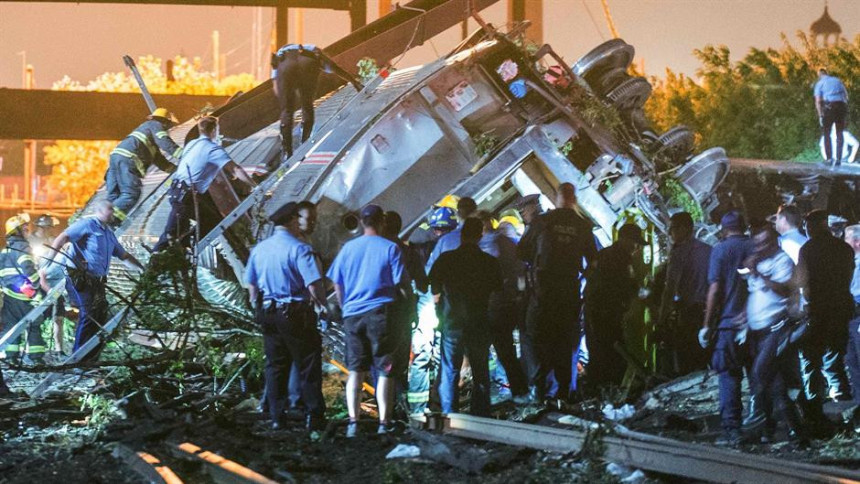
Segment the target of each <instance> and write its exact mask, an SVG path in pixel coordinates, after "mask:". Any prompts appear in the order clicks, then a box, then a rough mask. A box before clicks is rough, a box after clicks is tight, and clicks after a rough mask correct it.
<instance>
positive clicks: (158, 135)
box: [110, 119, 182, 177]
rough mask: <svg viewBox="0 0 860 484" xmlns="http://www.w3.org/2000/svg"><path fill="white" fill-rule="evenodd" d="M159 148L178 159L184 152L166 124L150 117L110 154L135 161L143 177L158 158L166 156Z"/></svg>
mask: <svg viewBox="0 0 860 484" xmlns="http://www.w3.org/2000/svg"><path fill="white" fill-rule="evenodd" d="M159 148H161V149H162V150H164V152H165V153H169V154H170V155H171V156H173V157H174V158H176V159H179V155H181V154H182V148H180V147H179V146H178V145H177V144H176V143H174V142H173V140H172V139H170V136H169V135H168V134H167V130H166V129H165V127H164V125H163V124H161V122H160V121H157V120H155V119H149V120H147V121H144V123H143V124H141V125H140V126H138V127H137V128H136V129H135V130H134V131H132V132H131V133H130V134H129V135H128V136H126V137H125V139H124V140H122V141H121V142H120V143H119V144H118V145H117V147H116V148H114V149H113V151H111V153H110V154H111V156H113V155H119V156H123V157H125V158H129V159H131V160H132V161H134V164H135V167H137V171H138V172H139V175H140V176H141V177H143V176H144V175H145V174H146V170H147V169H149V167H150V166H151V165H152V164H153V162H154V161H155V160H156V159H158V158H159V157H161V158H164V156H163V155H162V154H161V152H160V151H159Z"/></svg>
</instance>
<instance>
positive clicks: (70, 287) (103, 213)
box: [39, 200, 143, 359]
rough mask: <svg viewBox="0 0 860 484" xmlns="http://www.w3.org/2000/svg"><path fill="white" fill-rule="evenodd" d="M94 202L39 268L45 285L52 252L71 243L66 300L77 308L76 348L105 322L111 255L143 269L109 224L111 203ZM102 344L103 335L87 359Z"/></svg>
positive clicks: (64, 233) (51, 260) (56, 243)
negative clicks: (71, 268) (90, 208)
mask: <svg viewBox="0 0 860 484" xmlns="http://www.w3.org/2000/svg"><path fill="white" fill-rule="evenodd" d="M93 205H94V207H93V208H94V214H93V216H91V217H84V218H81V219H79V220H77V221H76V222H75V223H73V224H71V225H69V226H68V228H66V230H64V231H63V233H61V234H60V235H58V236H57V238H56V239H54V243H53V244H52V245H51V247H52V250H50V251H49V252H48V255H47V260H46V263H45V265H44V266H43V267H42V268H41V269H40V270H39V281H40V283H41V285H42V287H43V288H44V287H47V286H48V279H47V277H48V276H47V274H48V271H49V270H50V267H51V264H52V263H53V261H54V256H55V255H56V254H58V253H60V250H61V249H62V248H63V246H64V245H66V243H71V251H70V254H69V259H71V261H72V265H73V267H74V269H75V270H71V271H69V276H68V278H67V281H66V292H67V293H68V295H69V302H71V303H72V306H73V307H75V308H77V309H78V324H77V326H76V327H75V346H74V348H73V350H74V351H78V350H79V349H80V348H81V346H83V345H84V343H86V342H87V341H88V340H89V339H90V338H92V337H93V336H95V335H96V334H98V332H99V330H100V328H101V327H102V326H104V324H105V323H107V319H108V304H107V299H106V289H105V283H106V282H107V275H108V272H109V271H110V263H111V258H113V257H116V258H117V259H120V260H122V261H124V262H127V263H128V264H130V265H132V266H134V267H137V268H138V269H140V270H143V265H141V263H140V262H139V261H138V260H137V259H135V257H134V256H133V255H131V254H129V253H128V252H126V251H125V249H124V248H123V247H122V245H120V243H119V241H118V240H117V238H116V235H114V233H113V230H112V229H111V227H110V223H111V220H112V219H113V216H114V210H113V204H112V203H111V202H109V201H107V200H99V201H97V202H95V203H94V204H93ZM103 345H104V340H103V339H102V341H101V342H100V343H99V345H97V346H96V347H95V348H94V349H93V350H92V351H90V352H89V353H88V354H87V355H86V357H87V358H88V359H89V358H95V357H96V356H98V354H99V351H101V347H102V346H103Z"/></svg>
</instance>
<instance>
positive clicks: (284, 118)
mask: <svg viewBox="0 0 860 484" xmlns="http://www.w3.org/2000/svg"><path fill="white" fill-rule="evenodd" d="M319 75H320V63H319V61H317V60H316V59H314V58H311V57H308V56H306V55H302V54H299V53H298V52H287V53H286V54H284V59H283V60H282V61H281V62H280V64H278V74H277V77H276V79H275V82H276V83H277V85H278V104H279V106H280V108H281V137H282V140H283V141H282V143H283V147H284V150H285V152H286V153H287V156H293V114H294V113H295V112H296V109H297V108H299V107H301V109H302V142H303V143H304V142H305V141H307V140H308V138H310V136H311V133H312V132H313V129H314V98H315V97H316V90H317V81H318V79H319Z"/></svg>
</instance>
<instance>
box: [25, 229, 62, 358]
mask: <svg viewBox="0 0 860 484" xmlns="http://www.w3.org/2000/svg"><path fill="white" fill-rule="evenodd" d="M34 225H35V226H36V228H35V230H33V235H32V237H31V238H30V241H31V242H32V244H33V255H34V256H35V257H36V263H37V264H38V265H39V266H40V267H41V266H43V265H44V263H45V255H46V254H47V252H48V250H49V247H50V245H51V244H52V243H53V242H54V238H56V236H57V234H56V231H57V229H58V227H59V226H60V221H59V219H57V217H54V216H51V215H50V214H47V213H46V214H42V215H40V216H39V218H37V219H36V222H35V224H34ZM56 257H63V256H61V255H57V256H56ZM58 262H59V263H58V264H51V268H50V270H49V271H48V272H47V278H48V287H43V288H42V289H43V290H44V291H45V292H46V293H47V292H48V291H50V290H51V288H53V287H55V286H56V285H57V284H63V283H65V281H66V272H65V270H64V269H65V266H66V265H67V264H66V261H63V260H58ZM46 314H49V315H51V319H52V320H53V321H54V328H53V330H54V347H55V348H56V351H57V352H58V353H59V354H61V355H62V354H65V353H66V350H65V344H64V341H63V332H64V329H63V328H64V326H65V322H66V303H65V299H64V298H63V296H60V297H59V298H57V301H56V302H55V303H54V304H53V305H52V306H51V309H49V310H48V311H47V313H46Z"/></svg>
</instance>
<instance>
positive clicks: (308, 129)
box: [272, 44, 364, 159]
mask: <svg viewBox="0 0 860 484" xmlns="http://www.w3.org/2000/svg"><path fill="white" fill-rule="evenodd" d="M321 71H323V72H328V73H334V74H336V75H338V76H339V77H341V78H343V79H344V80H346V81H348V82H350V83H352V85H353V86H355V88H356V89H357V90H359V91H360V90H362V89H363V88H364V86H362V85H361V84H360V83H359V82H358V81H357V80H355V78H353V77H352V76H351V75H350V74H349V73H347V72H346V71H344V70H343V69H341V68H340V67H339V66H338V65H337V64H335V63H334V62H333V61H332V60H331V59H329V58H328V57H327V56H326V55H325V54H324V53H323V52H322V50H320V48H319V47H317V46H315V45H312V44H287V45H285V46H283V47H281V48H280V49H279V50H278V52H277V53H275V54H272V80H273V87H274V89H275V95H276V96H277V97H278V104H279V105H280V108H281V146H282V148H283V154H284V159H287V158H289V157H291V156H293V113H295V111H296V109H297V108H299V107H300V108H301V109H302V143H304V142H305V141H307V140H308V138H310V136H311V133H312V132H313V129H314V99H315V98H316V90H317V81H318V80H319V75H320V72H321Z"/></svg>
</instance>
